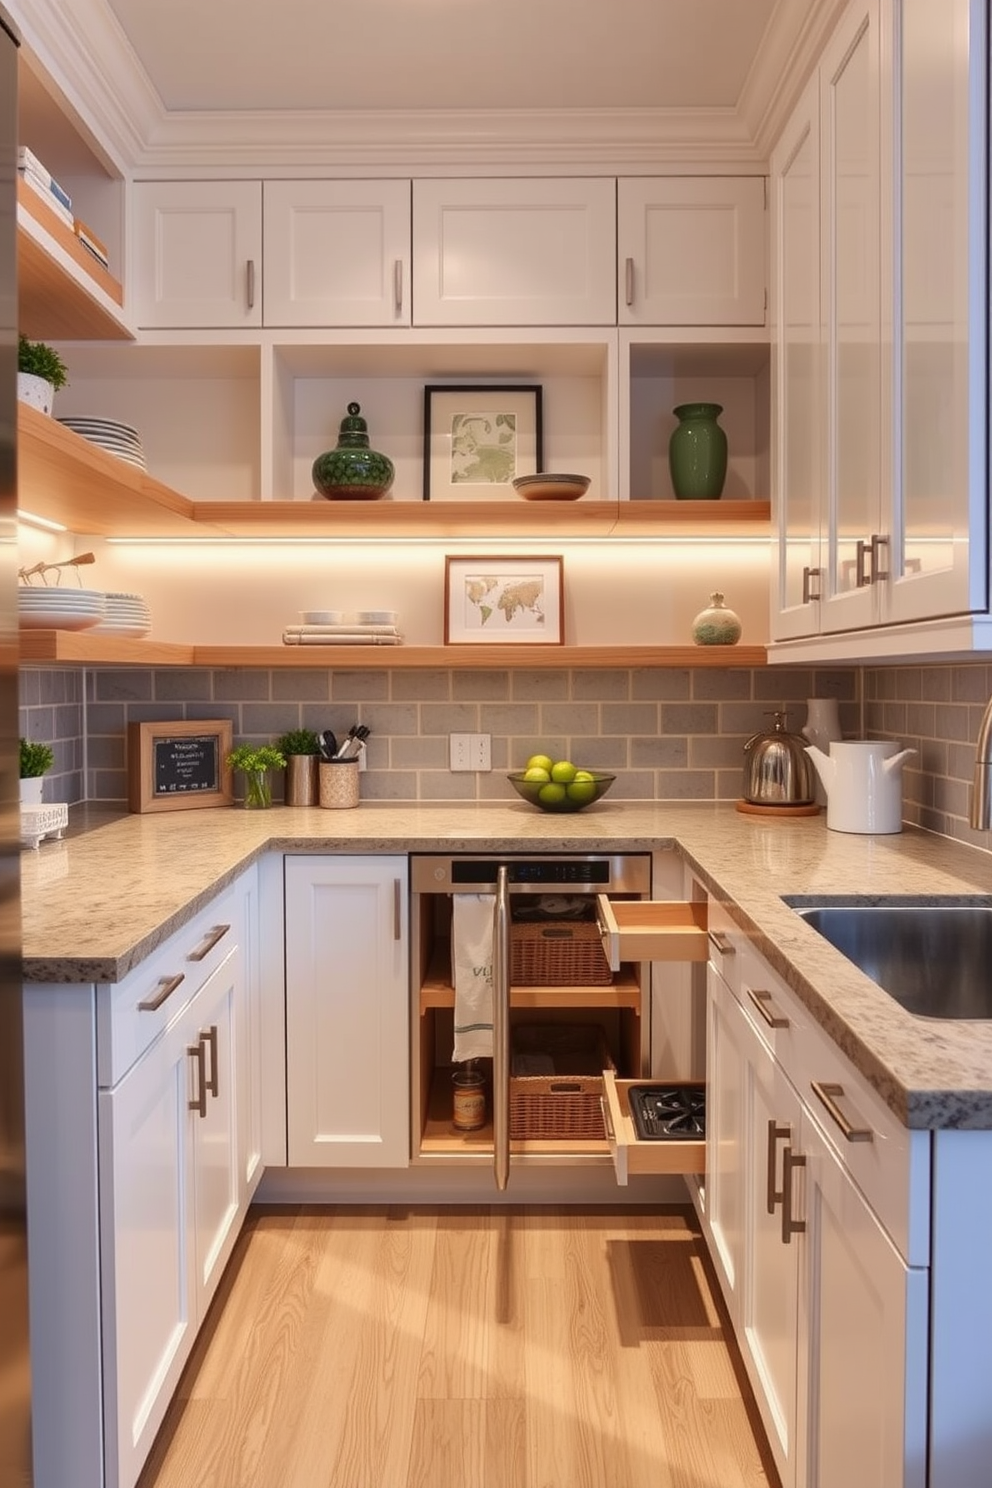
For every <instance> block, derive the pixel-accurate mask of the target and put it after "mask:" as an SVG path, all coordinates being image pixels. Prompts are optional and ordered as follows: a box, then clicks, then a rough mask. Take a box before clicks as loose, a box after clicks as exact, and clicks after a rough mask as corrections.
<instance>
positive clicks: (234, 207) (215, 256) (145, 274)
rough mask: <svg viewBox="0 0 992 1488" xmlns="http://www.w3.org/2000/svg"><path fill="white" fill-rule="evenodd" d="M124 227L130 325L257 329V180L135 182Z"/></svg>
mask: <svg viewBox="0 0 992 1488" xmlns="http://www.w3.org/2000/svg"><path fill="white" fill-rule="evenodd" d="M131 224H132V225H131V239H132V241H131V253H130V265H131V271H130V280H129V288H130V300H131V306H132V309H133V312H134V321H135V324H136V325H138V326H140V327H149V328H155V327H163V328H170V329H171V328H176V329H182V328H185V327H204V328H206V327H218V328H227V327H234V326H241V327H245V326H259V325H261V323H262V284H261V274H262V187H261V183H260V182H259V181H137V182H136V183H135V184H134V186H133V187H132V188H131Z"/></svg>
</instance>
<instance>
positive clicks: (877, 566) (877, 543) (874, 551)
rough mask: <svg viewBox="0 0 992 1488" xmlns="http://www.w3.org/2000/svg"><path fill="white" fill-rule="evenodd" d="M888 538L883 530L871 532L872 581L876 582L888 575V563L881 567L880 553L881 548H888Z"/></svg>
mask: <svg viewBox="0 0 992 1488" xmlns="http://www.w3.org/2000/svg"><path fill="white" fill-rule="evenodd" d="M888 546H889V539H888V538H887V537H886V536H885V533H884V532H873V533H872V535H871V577H872V583H874V584H878V583H880V582H882V581H883V580H885V579H887V578H888V577H889V569H888V565H886V566H885V567H884V568H883V567H882V560H881V557H880V556H879V555H880V552H881V549H882V548H885V549H886V550H887V549H888Z"/></svg>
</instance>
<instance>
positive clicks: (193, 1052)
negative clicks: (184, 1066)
mask: <svg viewBox="0 0 992 1488" xmlns="http://www.w3.org/2000/svg"><path fill="white" fill-rule="evenodd" d="M186 1053H187V1054H188V1055H189V1057H190V1059H192V1061H193V1063H194V1064H195V1065H196V1094H195V1095H194V1096H193V1098H192V1099H191V1100H188V1101H187V1102H186V1104H187V1106H188V1107H189V1109H190V1110H191V1111H195V1112H196V1114H197V1115H198V1116H206V1114H207V1071H206V1068H205V1065H204V1055H203V1039H202V1038H199V1039H197V1041H196V1043H195V1044H188V1045H187V1048H186Z"/></svg>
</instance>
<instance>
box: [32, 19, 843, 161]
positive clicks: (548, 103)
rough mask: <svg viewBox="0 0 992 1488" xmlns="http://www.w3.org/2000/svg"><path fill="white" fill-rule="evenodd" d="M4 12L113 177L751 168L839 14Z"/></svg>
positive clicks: (763, 157) (764, 152)
mask: <svg viewBox="0 0 992 1488" xmlns="http://www.w3.org/2000/svg"><path fill="white" fill-rule="evenodd" d="M7 4H8V8H9V9H10V10H11V12H12V13H13V16H14V19H15V21H16V22H17V23H18V24H19V25H20V27H21V29H22V32H23V34H24V39H25V42H26V45H27V51H28V53H30V54H32V55H34V56H35V57H36V58H44V59H45V64H44V65H45V68H46V70H47V71H49V72H50V73H51V74H52V76H53V77H54V79H55V81H56V83H57V84H58V85H59V86H60V87H62V88H63V89H64V90H66V91H68V92H69V93H70V95H71V96H73V97H75V98H76V99H78V100H79V101H80V105H81V107H80V113H81V116H82V117H83V118H87V117H88V118H89V119H90V120H92V123H93V126H94V128H93V131H92V137H93V138H95V139H102V140H104V141H106V142H107V144H108V148H109V149H110V150H111V152H112V154H113V156H114V158H115V163H116V166H117V167H118V168H119V169H124V170H128V169H131V168H134V167H138V166H140V167H141V168H143V169H145V170H151V171H152V172H155V171H163V172H164V171H168V170H170V169H174V168H176V167H182V168H184V170H191V171H193V172H195V171H197V170H203V171H204V172H206V171H208V170H210V169H216V167H217V166H219V165H224V166H228V167H231V168H233V169H235V170H237V169H244V170H246V171H254V172H257V171H258V170H259V169H260V168H262V167H264V166H266V165H273V166H275V167H277V168H278V166H280V165H287V164H288V165H292V166H294V167H298V166H300V165H310V166H312V167H313V168H314V169H318V168H320V167H322V166H326V165H340V166H342V167H344V168H345V169H348V168H354V169H363V168H370V169H371V170H373V171H374V170H376V169H380V170H381V169H386V168H390V167H391V168H395V166H396V164H398V163H399V164H403V163H405V162H409V161H414V160H416V161H419V162H420V163H423V164H425V165H427V166H437V167H438V168H439V169H441V170H444V169H446V168H449V167H451V166H453V165H466V164H467V165H469V166H470V167H471V168H472V169H473V170H474V171H476V172H477V173H484V172H485V171H486V170H487V169H488V170H491V171H492V170H498V169H499V168H500V167H501V166H502V167H504V168H505V166H506V165H507V164H508V163H513V162H516V163H520V164H522V165H525V166H526V165H528V164H533V163H535V162H536V163H537V164H539V165H540V164H547V163H554V162H558V163H561V164H563V165H564V166H565V167H566V168H569V167H570V168H574V169H588V168H589V167H590V166H595V165H597V164H599V165H601V166H604V167H605V168H606V169H607V170H610V169H611V167H612V168H623V166H625V165H627V166H631V167H632V168H634V169H638V168H641V167H644V168H647V169H650V168H652V167H653V166H657V165H659V164H662V163H663V162H665V161H674V162H676V163H677V164H678V165H683V166H684V165H685V164H686V163H689V164H692V165H701V166H703V168H705V166H706V165H707V164H709V165H710V168H714V169H719V168H723V167H726V166H729V167H730V168H734V167H735V166H740V167H742V168H748V167H750V166H753V165H755V164H758V165H759V166H760V165H761V164H763V163H764V162H765V161H766V159H767V154H768V150H769V148H770V145H771V143H772V141H773V140H774V138H775V134H776V131H777V129H778V128H780V127H781V124H782V123H783V122H784V118H785V116H786V111H787V110H788V108H789V107H791V104H792V102H793V101H794V98H795V94H796V91H797V89H798V87H799V86H800V84H801V83H802V81H803V79H804V76H805V74H806V72H807V71H808V68H809V64H810V62H811V59H812V57H813V56H814V55H815V52H816V50H817V48H818V47H819V46H820V45H821V44H822V42H823V40H824V37H825V35H826V33H827V31H828V30H829V28H830V26H831V25H832V24H833V21H834V19H835V17H836V15H837V14H838V12H839V10H840V9H841V8H842V5H843V0H351V4H350V5H344V4H342V3H341V0H279V3H278V4H275V5H273V4H272V3H271V0H72V3H71V4H70V3H68V0H7ZM29 103H30V99H29Z"/></svg>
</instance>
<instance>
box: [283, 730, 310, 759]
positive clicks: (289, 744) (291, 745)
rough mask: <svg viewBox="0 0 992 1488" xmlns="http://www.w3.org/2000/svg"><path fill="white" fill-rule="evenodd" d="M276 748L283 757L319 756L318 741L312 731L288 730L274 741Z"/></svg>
mask: <svg viewBox="0 0 992 1488" xmlns="http://www.w3.org/2000/svg"><path fill="white" fill-rule="evenodd" d="M276 748H277V749H278V750H279V751H280V752H281V753H282V754H285V755H287V756H288V755H291V754H319V753H320V740H319V739H318V738H317V735H316V734H315V733H314V731H313V729H308V728H298V729H288V730H287V731H286V733H284V734H281V735H280V737H279V738H278V739H277V740H276Z"/></svg>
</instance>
